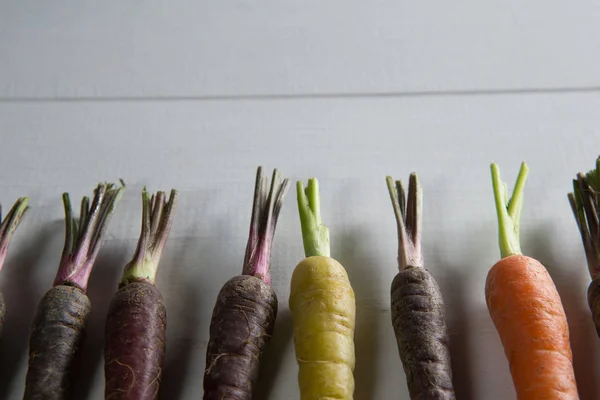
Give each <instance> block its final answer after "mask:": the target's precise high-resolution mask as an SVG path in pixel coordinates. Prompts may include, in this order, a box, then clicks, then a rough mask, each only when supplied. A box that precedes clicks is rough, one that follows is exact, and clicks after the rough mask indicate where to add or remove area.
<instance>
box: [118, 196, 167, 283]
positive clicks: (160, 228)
mask: <svg viewBox="0 0 600 400" xmlns="http://www.w3.org/2000/svg"><path fill="white" fill-rule="evenodd" d="M165 198H166V195H165V192H157V193H156V195H152V197H150V195H149V194H148V192H147V191H146V188H144V189H143V190H142V231H141V233H140V238H139V240H138V245H137V248H136V250H135V254H134V256H133V259H132V260H131V261H130V262H129V263H128V264H127V265H126V266H125V269H124V271H123V276H122V277H121V285H122V286H123V285H126V284H128V283H131V282H133V281H139V280H140V279H144V280H148V281H150V282H151V283H154V282H155V280H156V271H157V269H158V264H159V262H160V257H161V255H162V252H163V249H164V247H165V244H166V243H167V238H168V236H169V232H170V231H171V226H172V225H173V217H174V216H175V208H176V206H177V200H178V198H179V192H178V191H177V190H175V189H172V190H171V194H170V196H169V201H166V200H165Z"/></svg>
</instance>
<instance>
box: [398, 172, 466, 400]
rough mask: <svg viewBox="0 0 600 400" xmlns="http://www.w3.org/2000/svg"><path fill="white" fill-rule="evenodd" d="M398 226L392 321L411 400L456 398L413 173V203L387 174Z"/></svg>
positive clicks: (440, 302) (441, 306)
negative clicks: (425, 259)
mask: <svg viewBox="0 0 600 400" xmlns="http://www.w3.org/2000/svg"><path fill="white" fill-rule="evenodd" d="M387 184H388V189H389V192H390V197H391V199H392V205H393V206H394V212H395V214H396V222H397V224H398V236H399V245H398V264H399V267H400V272H399V273H398V274H397V275H396V277H395V278H394V280H393V282H392V287H391V300H392V325H393V327H394V332H395V333H396V341H397V343H398V351H399V353H400V359H401V360H402V366H403V368H404V372H405V374H406V381H407V383H408V390H409V393H410V398H411V399H421V400H429V399H432V400H433V399H455V398H456V397H455V394H454V388H453V385H452V367H451V365H450V351H449V347H448V332H447V329H446V320H445V309H444V301H443V299H442V294H441V292H440V289H439V287H438V285H437V283H436V281H435V280H434V279H433V277H432V276H431V274H430V273H429V271H427V270H426V269H425V266H424V262H423V250H422V246H421V228H422V208H423V206H422V203H423V196H422V190H421V185H420V183H419V180H418V178H417V175H416V174H414V173H413V174H411V176H410V182H409V187H408V204H407V202H406V198H405V192H404V188H403V186H402V183H401V182H400V181H396V186H395V187H394V181H393V179H392V178H391V177H387Z"/></svg>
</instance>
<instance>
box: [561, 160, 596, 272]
mask: <svg viewBox="0 0 600 400" xmlns="http://www.w3.org/2000/svg"><path fill="white" fill-rule="evenodd" d="M599 170H600V157H598V158H597V159H596V169H593V170H591V171H589V172H588V173H587V174H583V173H578V174H577V177H576V179H574V180H573V192H571V193H569V194H568V198H569V203H570V204H571V209H572V210H573V215H574V216H575V221H576V222H577V228H578V229H579V233H580V234H581V240H582V242H583V248H584V250H585V255H586V259H587V264H588V269H589V271H590V275H591V277H592V278H596V277H597V276H600V221H599V217H598V215H599V214H600V195H599V192H598V189H599V188H600V173H598V171H599Z"/></svg>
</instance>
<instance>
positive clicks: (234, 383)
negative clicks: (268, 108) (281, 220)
mask: <svg viewBox="0 0 600 400" xmlns="http://www.w3.org/2000/svg"><path fill="white" fill-rule="evenodd" d="M288 186H289V181H288V180H287V179H285V180H284V181H283V183H281V184H280V183H279V172H278V171H277V170H274V171H273V178H272V180H271V189H270V190H268V179H267V177H266V176H263V174H262V168H261V167H259V168H258V172H257V174H256V186H255V191H254V204H253V207H252V218H251V222H250V235H249V238H248V245H247V247H246V256H245V259H244V266H243V268H242V275H238V276H235V277H233V278H231V279H230V280H229V281H227V282H226V283H225V285H224V286H223V287H222V289H221V291H220V292H219V295H218V297H217V301H216V304H215V308H214V310H213V315H212V320H211V323H210V339H209V342H208V348H207V351H206V370H205V372H204V400H222V399H236V400H248V399H251V398H252V391H253V389H254V386H255V384H256V381H257V379H258V373H259V369H260V362H261V356H262V354H263V352H264V350H265V348H266V346H267V344H268V343H269V340H270V339H271V335H272V333H273V326H274V324H275V318H276V316H277V296H276V295H275V292H274V291H273V289H272V288H271V276H270V273H269V264H270V255H271V244H272V242H273V236H274V234H275V227H276V225H277V217H278V215H279V212H280V210H281V207H282V204H283V198H284V196H285V193H286V191H287V189H288Z"/></svg>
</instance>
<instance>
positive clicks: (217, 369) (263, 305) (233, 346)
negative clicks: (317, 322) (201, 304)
mask: <svg viewBox="0 0 600 400" xmlns="http://www.w3.org/2000/svg"><path fill="white" fill-rule="evenodd" d="M276 316H277V296H276V295H275V292H274V291H273V289H272V288H271V286H270V285H267V284H266V283H265V282H264V281H263V280H262V279H260V278H257V277H254V276H249V275H238V276H235V277H233V278H231V279H230V280H229V281H227V283H226V284H225V285H224V286H223V288H222V289H221V291H220V292H219V296H218V297H217V302H216V305H215V308H214V311H213V316H212V319H211V324H210V341H209V342H208V348H207V350H206V365H207V367H206V372H205V375H204V390H205V394H204V399H205V400H213V399H214V400H221V399H237V400H249V399H251V398H252V391H253V389H254V386H255V385H256V382H257V380H258V373H259V370H260V359H261V356H262V354H263V352H264V351H265V349H266V347H267V345H268V343H269V341H270V339H271V336H272V335H273V328H274V326H275V318H276ZM224 337H225V338H228V339H229V340H223V338H224Z"/></svg>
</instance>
